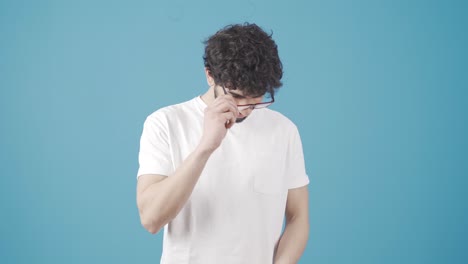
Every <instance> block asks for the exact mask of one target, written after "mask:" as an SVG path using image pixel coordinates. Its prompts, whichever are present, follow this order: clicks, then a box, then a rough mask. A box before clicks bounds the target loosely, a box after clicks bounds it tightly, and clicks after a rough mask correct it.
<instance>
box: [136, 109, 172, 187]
mask: <svg viewBox="0 0 468 264" xmlns="http://www.w3.org/2000/svg"><path fill="white" fill-rule="evenodd" d="M138 162H139V165H140V167H139V169H138V174H137V179H138V177H140V176H141V175H144V174H159V175H163V176H169V175H170V174H171V173H172V172H173V165H172V159H171V152H170V147H169V136H168V128H167V123H166V120H165V118H164V116H163V115H160V114H158V113H153V114H152V115H150V116H149V117H148V118H146V120H145V122H144V125H143V132H142V134H141V138H140V151H139V153H138Z"/></svg>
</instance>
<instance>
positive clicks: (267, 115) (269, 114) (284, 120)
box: [260, 108, 296, 129]
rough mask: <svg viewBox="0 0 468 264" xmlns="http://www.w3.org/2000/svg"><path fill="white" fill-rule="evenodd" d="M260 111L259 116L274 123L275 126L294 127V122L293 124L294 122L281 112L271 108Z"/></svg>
mask: <svg viewBox="0 0 468 264" xmlns="http://www.w3.org/2000/svg"><path fill="white" fill-rule="evenodd" d="M260 113H261V116H260V118H261V119H263V120H265V121H266V122H269V123H273V124H275V126H278V127H281V128H291V129H296V124H294V122H293V121H291V119H289V118H288V117H287V116H286V115H284V114H283V113H280V112H278V111H276V110H273V109H271V108H264V109H261V111H260Z"/></svg>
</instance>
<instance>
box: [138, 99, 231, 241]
mask: <svg viewBox="0 0 468 264" xmlns="http://www.w3.org/2000/svg"><path fill="white" fill-rule="evenodd" d="M238 114H239V112H238V109H237V106H236V103H235V101H234V99H233V98H232V96H231V95H221V96H219V97H218V98H217V99H216V100H215V101H214V102H213V103H212V104H211V105H210V106H208V107H207V108H205V113H204V121H203V134H202V137H201V139H200V143H199V145H198V146H197V147H196V149H195V150H194V151H193V152H192V153H191V154H190V155H188V157H187V158H186V159H185V160H184V161H183V162H182V164H181V165H180V166H179V167H178V168H177V169H176V170H175V172H174V173H173V174H172V175H170V176H169V177H165V176H163V175H156V174H149V175H141V176H140V177H139V179H138V184H137V206H138V210H139V213H140V221H141V224H142V225H143V226H144V227H145V228H146V230H148V231H149V232H150V233H152V234H155V233H157V232H158V231H159V230H160V229H161V228H162V227H163V226H164V225H166V224H167V223H168V222H170V221H171V220H172V219H174V218H175V217H176V216H177V214H178V213H179V211H180V210H181V209H182V208H183V207H184V205H185V203H186V202H187V200H188V199H189V198H190V195H191V194H192V191H193V189H194V187H195V184H196V183H197V181H198V178H199V177H200V175H201V173H202V171H203V169H204V168H205V165H206V162H207V161H208V159H209V157H210V156H211V154H212V153H213V151H215V150H216V149H217V148H218V147H219V145H220V144H221V142H222V140H223V139H224V137H225V136H226V133H227V129H229V128H230V127H232V126H233V125H234V124H235V121H236V117H237V115H238ZM227 121H229V123H228V125H226V124H227V123H226V122H227ZM155 162H156V161H155ZM166 176H168V175H166Z"/></svg>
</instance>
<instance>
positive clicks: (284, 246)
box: [274, 186, 309, 264]
mask: <svg viewBox="0 0 468 264" xmlns="http://www.w3.org/2000/svg"><path fill="white" fill-rule="evenodd" d="M308 238H309V192H308V190H307V186H304V187H300V188H296V189H290V190H289V192H288V200H287V202H286V227H285V230H284V233H283V235H282V236H281V239H280V241H279V242H278V245H277V249H276V254H275V260H274V263H275V264H294V263H297V262H298V261H299V259H300V257H301V255H302V253H303V252H304V249H305V247H306V244H307V239H308Z"/></svg>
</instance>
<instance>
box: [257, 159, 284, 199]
mask: <svg viewBox="0 0 468 264" xmlns="http://www.w3.org/2000/svg"><path fill="white" fill-rule="evenodd" d="M284 156H285V155H278V154H277V153H273V152H258V153H256V154H255V155H254V157H253V160H251V161H250V162H251V163H252V170H251V172H252V177H253V190H254V192H256V193H261V194H270V195H274V194H282V193H284V192H286V191H287V186H286V175H285V167H286V166H285V165H286V164H285V159H284Z"/></svg>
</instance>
